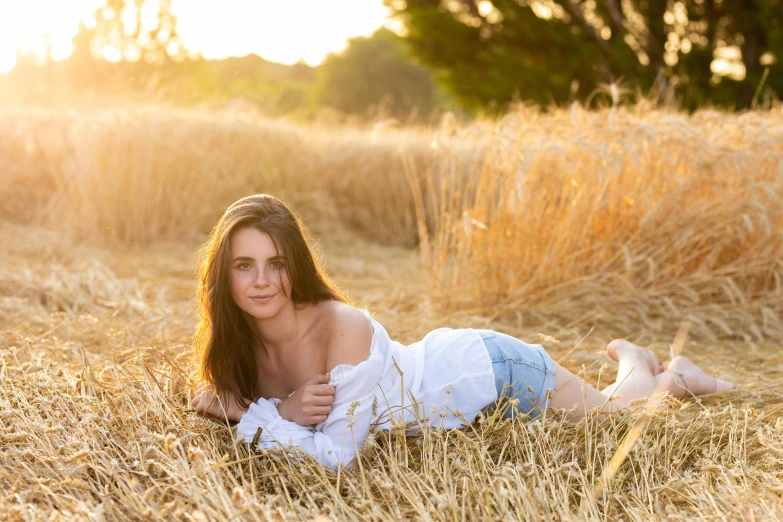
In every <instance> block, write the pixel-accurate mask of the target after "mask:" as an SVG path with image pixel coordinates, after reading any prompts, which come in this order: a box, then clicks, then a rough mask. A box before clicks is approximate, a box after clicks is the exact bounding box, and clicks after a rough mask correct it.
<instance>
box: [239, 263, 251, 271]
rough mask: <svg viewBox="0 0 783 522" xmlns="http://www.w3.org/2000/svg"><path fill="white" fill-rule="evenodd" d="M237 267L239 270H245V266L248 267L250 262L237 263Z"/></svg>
mask: <svg viewBox="0 0 783 522" xmlns="http://www.w3.org/2000/svg"><path fill="white" fill-rule="evenodd" d="M237 268H239V269H240V270H245V269H246V268H250V263H239V264H238V265H237Z"/></svg>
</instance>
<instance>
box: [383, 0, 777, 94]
mask: <svg viewBox="0 0 783 522" xmlns="http://www.w3.org/2000/svg"><path fill="white" fill-rule="evenodd" d="M384 1H385V3H386V5H387V6H388V7H389V8H390V9H391V10H392V12H393V13H394V15H395V16H396V17H397V18H398V19H399V20H400V21H402V23H403V25H404V27H405V29H406V31H407V35H406V39H407V40H408V41H409V42H410V44H411V49H412V51H413V53H414V54H415V55H416V56H417V57H419V58H420V59H421V61H422V62H424V63H425V64H427V65H429V66H431V67H433V68H434V69H436V70H437V71H438V75H437V77H438V78H439V79H440V80H441V81H442V82H443V84H444V85H445V86H446V87H447V88H448V89H449V90H450V91H451V92H452V93H454V94H455V96H456V97H457V98H458V99H459V100H460V101H461V102H462V103H464V104H465V105H467V106H470V107H473V108H486V107H492V106H496V107H498V108H501V107H503V106H505V105H506V104H508V103H509V102H510V101H512V100H513V99H514V98H515V97H518V98H521V99H525V100H533V101H535V102H538V103H541V104H546V103H549V102H556V103H563V102H566V101H568V100H569V99H571V98H572V97H574V96H575V95H576V96H577V97H579V98H581V99H583V100H584V99H586V98H587V97H588V96H589V95H590V94H591V93H592V92H593V91H594V90H595V89H596V88H598V87H599V86H600V85H601V84H607V83H611V82H620V83H621V85H624V86H626V87H630V88H632V89H635V88H639V89H641V90H642V91H643V92H650V91H651V90H652V91H653V92H657V93H658V94H662V93H663V91H664V90H666V89H670V88H671V87H672V86H679V87H678V89H679V91H680V93H681V94H684V96H683V98H682V101H683V103H684V104H686V105H687V106H689V107H692V106H694V105H698V104H700V103H703V102H705V101H707V100H712V101H714V102H716V103H721V104H726V105H731V104H736V105H738V106H748V105H750V104H751V101H752V99H753V96H754V94H755V91H756V89H757V87H758V86H759V82H760V80H761V77H762V75H763V74H764V69H765V66H771V67H772V69H771V70H770V72H769V74H768V75H767V80H766V81H767V86H768V88H769V89H772V90H775V91H777V92H780V91H781V90H783V73H781V72H780V71H779V70H778V69H780V68H781V66H780V65H779V64H778V63H776V62H777V61H779V59H780V58H781V57H782V56H781V55H783V42H781V20H780V18H781V0H736V1H734V0H731V1H729V0H677V1H675V0H529V1H528V0H384ZM732 46H736V48H737V49H739V52H740V54H741V61H742V62H743V65H744V68H745V71H746V72H745V75H744V77H742V76H741V75H740V74H739V73H738V71H739V68H738V67H734V69H732V71H733V72H732V73H731V74H732V75H733V78H734V79H732V77H731V76H730V77H721V76H720V75H719V74H716V73H715V72H714V71H713V69H714V68H715V58H716V54H718V53H719V52H720V49H723V48H730V47H732ZM765 64H766V65H765ZM734 65H738V64H734Z"/></svg>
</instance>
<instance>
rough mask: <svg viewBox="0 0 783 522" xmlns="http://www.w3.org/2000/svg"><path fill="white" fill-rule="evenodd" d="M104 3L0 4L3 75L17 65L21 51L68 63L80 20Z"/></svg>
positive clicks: (32, 0)
mask: <svg viewBox="0 0 783 522" xmlns="http://www.w3.org/2000/svg"><path fill="white" fill-rule="evenodd" d="M101 3H102V2H101V0H69V1H68V2H62V1H52V0H28V1H25V2H3V3H2V4H0V73H2V72H8V71H10V70H11V69H13V67H14V66H15V65H16V54H17V50H18V51H20V52H21V53H23V54H25V55H31V56H35V57H36V59H37V60H38V61H41V60H43V59H44V58H45V57H46V56H47V55H48V56H51V57H52V58H53V59H55V60H64V59H66V58H68V57H69V56H70V55H71V53H72V52H73V44H72V43H71V40H72V39H73V37H74V36H75V35H76V32H77V31H78V29H79V20H81V19H82V18H84V17H85V15H89V14H90V13H92V11H93V10H94V9H95V8H96V7H97V6H99V5H101Z"/></svg>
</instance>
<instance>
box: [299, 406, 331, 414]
mask: <svg viewBox="0 0 783 522" xmlns="http://www.w3.org/2000/svg"><path fill="white" fill-rule="evenodd" d="M330 413H332V407H331V406H311V407H310V408H307V411H306V412H305V414H306V415H310V416H312V415H329V414H330Z"/></svg>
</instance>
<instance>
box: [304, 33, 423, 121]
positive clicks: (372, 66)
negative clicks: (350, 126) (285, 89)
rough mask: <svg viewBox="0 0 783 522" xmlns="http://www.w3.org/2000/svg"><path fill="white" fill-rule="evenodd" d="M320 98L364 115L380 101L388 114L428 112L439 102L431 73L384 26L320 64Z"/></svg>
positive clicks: (350, 111)
mask: <svg viewBox="0 0 783 522" xmlns="http://www.w3.org/2000/svg"><path fill="white" fill-rule="evenodd" d="M317 74H318V79H317V83H316V88H315V98H316V102H317V103H318V104H321V105H328V106H331V107H334V108H335V109H337V110H339V111H342V112H345V113H348V114H359V115H363V116H366V115H368V113H369V111H372V110H373V109H376V108H378V107H379V106H381V107H382V109H383V110H384V111H385V112H387V113H388V115H390V116H395V117H398V118H402V117H406V116H408V115H409V114H410V113H411V111H413V110H418V111H420V113H421V112H424V113H426V112H429V111H430V110H432V108H433V107H434V106H435V105H436V104H437V92H436V88H435V85H434V82H433V81H432V79H431V77H430V73H429V72H428V71H427V70H426V69H424V68H423V67H420V66H418V65H416V64H414V63H412V62H411V61H410V60H409V59H408V58H407V57H406V56H405V49H404V43H403V42H402V40H401V39H400V37H398V36H397V35H395V34H394V33H393V32H391V31H389V30H388V29H385V28H381V29H379V30H378V31H376V32H375V33H374V34H373V35H372V36H371V37H369V38H365V37H358V38H352V39H350V40H349V42H348V47H347V48H346V49H345V50H344V51H343V52H342V53H340V54H330V55H329V56H328V57H327V58H326V60H324V62H323V63H322V64H321V65H320V66H319V67H318V69H317Z"/></svg>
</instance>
